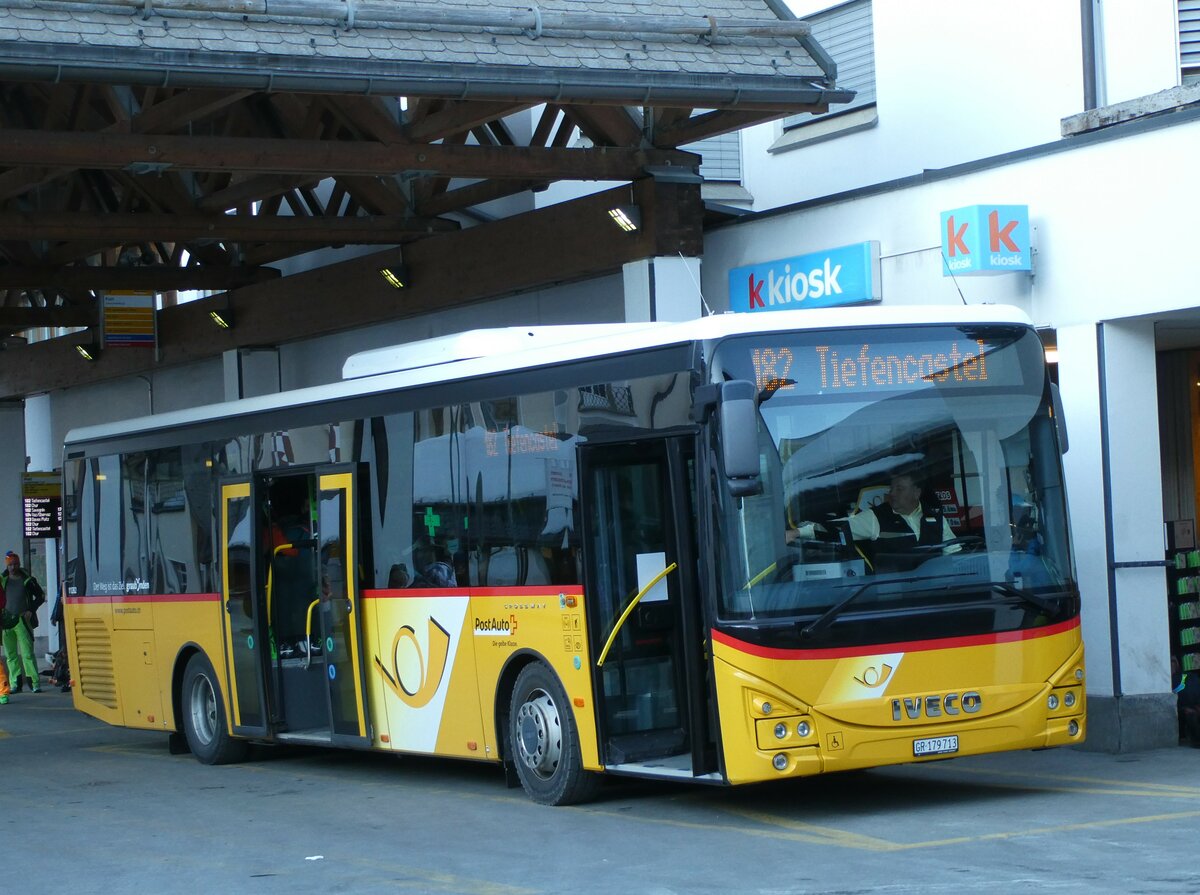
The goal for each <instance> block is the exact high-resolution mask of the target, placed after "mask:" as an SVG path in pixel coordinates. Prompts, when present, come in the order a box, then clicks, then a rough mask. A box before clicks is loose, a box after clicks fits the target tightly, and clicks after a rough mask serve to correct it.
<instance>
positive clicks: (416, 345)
mask: <svg viewBox="0 0 1200 895" xmlns="http://www.w3.org/2000/svg"><path fill="white" fill-rule="evenodd" d="M939 323H945V324H962V323H976V324H982V323H1001V324H1003V323H1018V324H1024V325H1030V320H1029V317H1028V316H1027V315H1026V314H1025V312H1024V311H1022V310H1020V309H1019V308H1016V307H1012V306H1010V305H900V306H892V307H880V306H875V305H868V306H860V307H850V308H814V309H811V310H799V311H774V312H770V313H758V314H738V313H728V314H715V315H710V316H708V317H699V318H696V319H693V320H685V321H682V322H677V323H668V322H658V323H651V322H644V323H607V324H577V325H564V326H533V327H504V328H499V329H479V330H470V331H467V332H463V333H457V334H455V335H450V336H441V337H438V338H434V339H427V340H423V341H418V342H410V343H407V344H401V345H396V346H393V347H388V348H377V349H373V350H370V351H364V352H361V353H359V354H354V355H351V356H350V357H349V358H348V359H347V360H346V363H345V365H344V366H343V369H342V375H343V380H342V381H340V382H333V383H329V384H326V385H317V386H311V387H308V388H302V389H295V390H292V391H287V392H278V393H275V394H271V395H262V396H259V397H254V398H242V399H239V400H236V401H226V402H223V403H218V404H207V405H202V406H198V407H192V408H188V409H186V410H176V411H169V412H167V413H160V414H154V415H153V416H143V417H138V418H134V419H128V420H121V421H119V422H114V423H102V424H99V425H95V426H85V427H82V428H78V429H72V430H71V431H69V432H68V433H67V436H66V444H67V445H68V446H69V445H72V444H81V443H85V442H89V441H95V440H99V439H108V438H113V437H116V436H121V435H135V434H145V433H148V432H155V431H161V430H166V429H172V428H175V427H177V426H185V425H191V424H195V423H203V422H206V421H209V420H218V419H228V418H235V417H240V416H250V415H254V414H258V413H265V412H270V411H273V410H279V409H282V408H288V407H297V406H304V405H313V404H323V403H326V402H329V401H334V400H337V399H339V398H354V397H360V396H364V395H370V394H376V393H383V392H390V391H398V390H401V389H405V388H411V387H415V386H421V385H431V384H434V383H440V382H453V381H458V380H464V379H471V378H473V377H476V376H487V375H494V374H497V373H503V372H506V371H510V370H527V369H534V368H538V367H549V366H557V365H560V364H563V363H566V362H569V361H573V360H587V359H592V358H601V357H606V356H613V355H621V354H629V353H633V352H637V351H641V350H645V349H649V348H655V347H661V346H667V345H677V344H682V343H687V342H708V341H712V340H715V339H720V338H723V337H725V336H732V335H742V334H749V333H756V332H779V331H784V330H812V329H842V328H858V327H880V326H901V325H930V324H939Z"/></svg>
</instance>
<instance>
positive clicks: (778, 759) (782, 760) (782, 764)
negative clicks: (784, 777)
mask: <svg viewBox="0 0 1200 895" xmlns="http://www.w3.org/2000/svg"><path fill="white" fill-rule="evenodd" d="M771 764H773V765H774V766H775V770H777V771H786V770H787V766H788V758H787V756H786V755H784V754H783V753H782V752H779V753H777V754H776V755H775V757H774V758H772V759H771Z"/></svg>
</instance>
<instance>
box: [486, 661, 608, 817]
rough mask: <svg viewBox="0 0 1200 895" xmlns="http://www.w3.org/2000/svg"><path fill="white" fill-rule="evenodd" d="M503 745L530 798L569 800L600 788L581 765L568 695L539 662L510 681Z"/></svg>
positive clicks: (558, 802)
mask: <svg viewBox="0 0 1200 895" xmlns="http://www.w3.org/2000/svg"><path fill="white" fill-rule="evenodd" d="M508 745H509V755H511V756H512V760H513V763H514V764H515V765H516V767H517V776H518V777H520V779H521V785H522V786H523V787H524V788H525V792H526V793H528V794H529V797H530V798H531V799H533V800H534V801H535V802H540V803H541V804H543V805H573V804H575V803H577V802H583V801H586V800H587V799H589V798H591V797H592V796H593V795H594V794H595V792H596V790H597V788H598V787H599V784H600V780H599V777H598V776H597V775H596V774H593V773H590V772H588V771H585V770H584V769H583V759H582V758H581V757H580V750H579V730H578V728H577V727H576V726H575V718H574V716H573V715H572V714H571V707H570V704H569V703H568V702H567V694H566V693H565V692H564V691H563V688H562V684H560V683H559V682H558V678H557V677H556V676H555V674H554V672H553V671H551V670H550V669H549V668H547V667H546V666H545V665H543V664H542V663H541V662H534V663H532V664H530V665H526V666H525V667H524V668H523V669H521V673H520V674H518V675H517V681H516V683H515V684H514V685H513V692H512V702H511V704H510V707H509V714H508Z"/></svg>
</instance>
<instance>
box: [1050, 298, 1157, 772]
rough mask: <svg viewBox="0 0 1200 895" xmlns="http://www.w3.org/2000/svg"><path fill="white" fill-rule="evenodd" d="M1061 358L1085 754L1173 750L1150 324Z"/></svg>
mask: <svg viewBox="0 0 1200 895" xmlns="http://www.w3.org/2000/svg"><path fill="white" fill-rule="evenodd" d="M1058 358H1059V383H1060V386H1061V389H1062V395H1063V404H1064V414H1065V416H1066V422H1067V429H1068V431H1069V433H1070V436H1071V450H1070V451H1069V452H1068V453H1067V455H1066V456H1065V457H1064V466H1065V468H1066V475H1067V489H1068V490H1067V494H1068V499H1069V500H1070V505H1071V524H1072V540H1073V543H1074V546H1075V565H1076V571H1077V573H1078V575H1079V584H1080V590H1081V593H1082V597H1083V636H1084V642H1085V647H1086V650H1087V667H1088V716H1089V717H1088V741H1087V748H1091V749H1097V750H1102V751H1112V752H1125V751H1135V750H1139V749H1148V748H1156V747H1159V746H1166V745H1173V744H1174V743H1175V742H1176V737H1177V728H1176V719H1175V700H1174V696H1173V695H1172V694H1171V693H1170V664H1169V662H1170V656H1169V649H1170V648H1169V628H1168V620H1167V615H1166V576H1165V570H1164V569H1163V567H1162V565H1161V562H1162V560H1163V558H1164V555H1165V545H1164V542H1163V520H1162V467H1161V460H1160V457H1159V437H1158V405H1157V402H1156V401H1155V400H1154V395H1155V394H1156V393H1157V381H1156V374H1155V351H1154V327H1153V323H1150V322H1143V321H1136V320H1135V321H1121V322H1117V323H1112V322H1109V323H1101V324H1083V325H1078V326H1072V327H1060V328H1059V329H1058Z"/></svg>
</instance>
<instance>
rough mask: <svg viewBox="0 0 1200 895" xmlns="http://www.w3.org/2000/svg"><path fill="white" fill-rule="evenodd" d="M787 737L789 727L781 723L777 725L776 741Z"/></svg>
mask: <svg viewBox="0 0 1200 895" xmlns="http://www.w3.org/2000/svg"><path fill="white" fill-rule="evenodd" d="M785 736H787V725H786V724H784V723H783V722H782V721H780V722H779V723H778V724H776V725H775V739H777V740H782V739H783V738H784V737H785Z"/></svg>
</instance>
